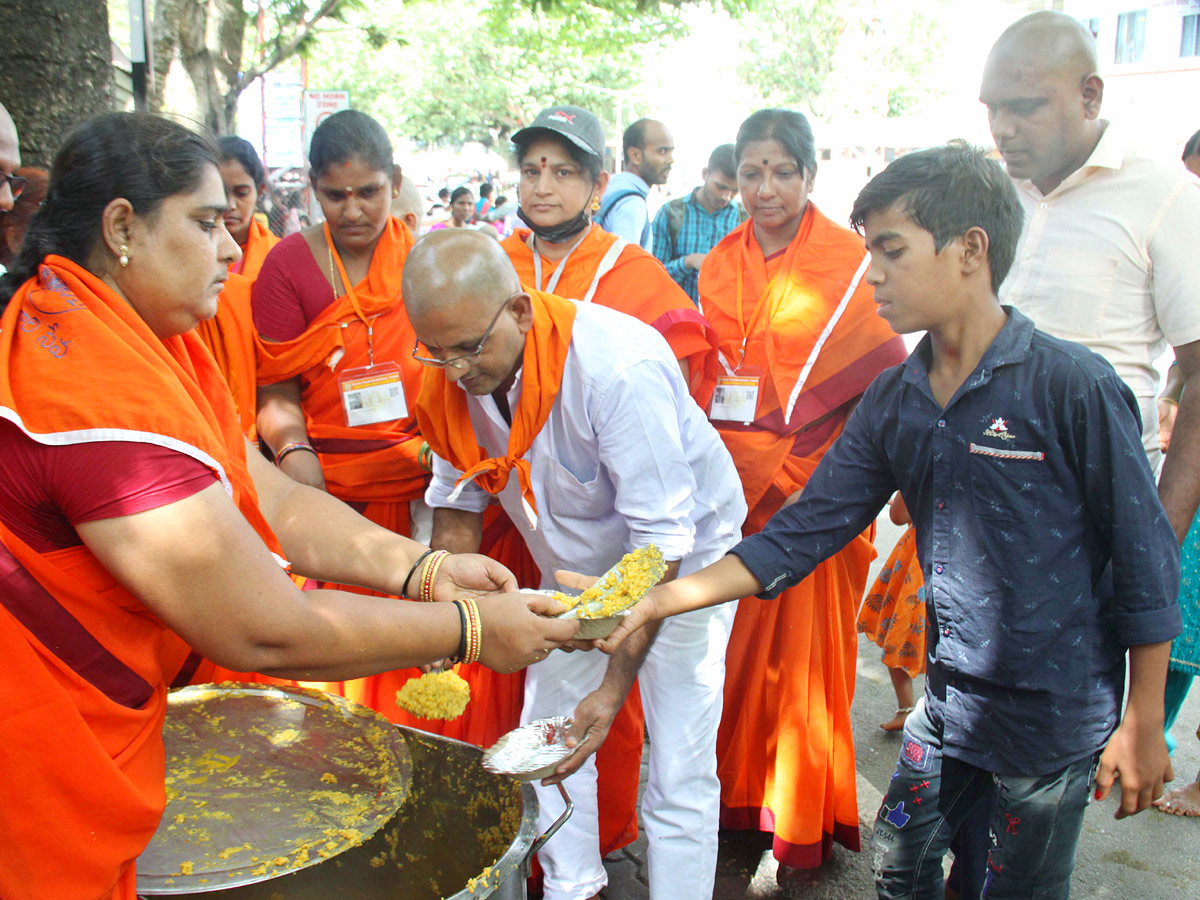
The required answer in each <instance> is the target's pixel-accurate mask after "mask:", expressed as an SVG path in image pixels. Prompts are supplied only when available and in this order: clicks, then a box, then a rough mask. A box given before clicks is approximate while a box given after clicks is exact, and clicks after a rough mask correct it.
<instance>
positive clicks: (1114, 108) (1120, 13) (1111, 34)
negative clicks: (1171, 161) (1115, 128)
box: [1061, 0, 1200, 159]
mask: <svg viewBox="0 0 1200 900" xmlns="http://www.w3.org/2000/svg"><path fill="white" fill-rule="evenodd" d="M1061 8H1062V10H1063V11H1064V12H1066V13H1068V14H1070V15H1072V16H1075V17H1076V18H1077V19H1079V20H1080V21H1081V22H1083V23H1084V24H1085V25H1087V26H1088V28H1089V29H1090V30H1091V32H1092V34H1094V35H1095V36H1096V47H1097V50H1098V51H1099V55H1100V72H1101V74H1102V75H1103V76H1104V84H1105V90H1104V113H1103V115H1104V116H1105V118H1108V119H1111V120H1113V121H1116V122H1119V123H1120V124H1121V125H1122V126H1123V127H1124V128H1126V129H1128V130H1129V131H1130V132H1131V133H1134V134H1136V135H1137V136H1138V141H1139V143H1140V144H1142V145H1144V146H1145V147H1146V148H1147V149H1155V150H1157V151H1159V152H1161V153H1162V154H1163V155H1164V156H1167V155H1173V156H1174V157H1175V158H1176V159H1178V157H1179V152H1180V151H1181V150H1182V148H1183V143H1184V141H1186V140H1187V139H1188V137H1189V136H1190V135H1191V134H1193V133H1194V132H1195V131H1197V130H1198V129H1200V0H1064V2H1063V3H1062V7H1061Z"/></svg>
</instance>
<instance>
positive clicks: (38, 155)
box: [0, 0, 113, 168]
mask: <svg viewBox="0 0 1200 900" xmlns="http://www.w3.org/2000/svg"><path fill="white" fill-rule="evenodd" d="M0 103H3V104H4V106H5V107H6V108H7V109H8V111H9V113H10V114H11V115H12V117H13V121H14V122H16V125H17V134H18V136H19V137H20V141H21V161H22V163H24V164H25V165H28V166H42V167H44V168H49V166H50V163H51V161H52V160H53V159H54V154H55V153H56V152H57V151H58V147H59V145H60V144H61V143H62V141H63V138H65V137H66V136H67V134H68V133H69V132H70V131H71V129H72V128H74V127H75V126H76V125H78V124H79V123H80V122H82V121H83V120H85V119H87V118H89V117H90V116H93V115H95V114H96V113H100V112H106V111H108V110H110V109H112V103H113V99H112V49H111V45H110V42H109V37H108V5H107V3H106V2H105V0H3V2H0Z"/></svg>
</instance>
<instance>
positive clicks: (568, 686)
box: [426, 304, 746, 900]
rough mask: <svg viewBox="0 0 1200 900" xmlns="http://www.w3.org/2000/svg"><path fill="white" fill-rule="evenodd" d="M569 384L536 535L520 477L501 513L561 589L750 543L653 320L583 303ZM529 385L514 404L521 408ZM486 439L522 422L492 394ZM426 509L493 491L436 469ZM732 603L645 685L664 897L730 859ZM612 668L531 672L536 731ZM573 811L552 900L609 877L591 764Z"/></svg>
mask: <svg viewBox="0 0 1200 900" xmlns="http://www.w3.org/2000/svg"><path fill="white" fill-rule="evenodd" d="M577 307H578V311H577V316H576V319H575V326H574V330H573V332H572V338H571V348H570V351H569V352H568V354H567V359H566V365H565V367H564V370H563V377H562V384H561V387H560V389H559V394H558V397H557V399H556V401H555V404H554V408H553V410H552V411H551V413H550V417H549V419H548V420H547V422H546V424H545V426H544V427H543V428H542V430H541V432H540V433H539V434H538V436H537V437H536V438H535V439H534V441H533V444H532V446H531V447H530V450H529V453H528V454H527V455H526V459H528V460H529V462H530V468H531V475H532V483H533V492H534V496H535V497H536V500H537V508H538V519H537V527H536V528H534V527H532V525H531V523H530V521H529V519H528V517H527V515H526V513H525V510H524V508H523V506H522V503H521V498H520V486H519V484H518V481H517V478H516V477H515V476H513V477H511V478H510V479H509V483H508V485H507V487H506V488H505V489H504V490H503V491H501V492H500V494H499V498H500V502H501V503H502V504H503V506H504V508H505V510H506V511H507V512H508V514H509V517H510V518H511V519H512V520H513V522H514V523H516V525H517V527H518V529H519V530H520V531H521V533H522V536H523V537H524V538H525V541H526V543H527V544H528V546H529V549H530V552H531V553H532V555H533V558H534V560H535V561H536V562H537V564H538V567H539V568H540V569H541V571H542V586H543V587H553V586H554V580H553V578H554V571H555V570H556V569H560V568H565V569H570V570H573V571H576V572H590V573H596V574H599V573H600V572H603V571H605V570H606V569H608V568H609V567H610V566H612V565H613V563H615V562H616V561H617V560H618V559H620V557H621V556H622V555H623V554H625V553H626V552H628V551H630V550H633V549H636V548H639V547H644V546H646V545H647V544H650V543H654V544H657V545H658V546H659V547H660V548H661V549H662V551H663V554H664V555H665V556H666V558H667V559H668V560H673V559H679V560H682V563H681V566H680V571H681V574H687V573H688V572H692V571H695V570H697V569H700V568H703V567H704V566H706V565H708V564H710V563H712V562H715V561H716V560H717V559H719V558H720V557H721V556H723V555H724V554H725V552H726V551H727V550H728V549H729V548H730V547H732V546H733V544H734V543H736V542H737V541H738V540H739V538H740V537H741V526H742V521H743V520H744V518H745V515H746V503H745V499H744V496H743V493H742V487H741V482H740V480H739V478H738V475H737V470H736V469H735V468H734V465H733V460H732V459H731V458H730V456H729V452H728V450H726V449H725V445H724V444H723V443H722V441H721V439H720V436H719V435H718V434H717V432H716V430H715V429H714V428H713V427H712V425H711V424H709V422H708V419H707V417H706V416H705V415H704V413H703V412H702V411H701V410H700V408H699V407H698V406H697V405H696V403H695V402H694V401H693V400H692V398H691V396H690V395H689V394H688V390H687V385H686V384H685V383H684V380H683V376H682V374H681V372H680V370H679V364H678V363H677V362H676V360H675V358H674V356H673V355H672V353H671V350H670V347H669V346H668V345H667V343H666V341H665V340H664V339H663V338H662V336H661V335H659V334H658V332H656V331H655V330H654V329H652V328H650V327H649V326H648V325H645V324H643V323H642V322H640V321H638V320H637V319H634V318H632V317H630V316H627V315H625V314H623V313H619V312H616V311H614V310H611V309H607V308H604V307H597V306H593V305H591V304H577ZM520 390H521V380H520V377H518V378H517V381H516V382H515V383H514V385H513V387H512V389H511V390H510V391H509V394H508V401H509V406H510V409H515V408H516V406H517V404H518V402H519V399H520ZM468 408H469V410H470V414H471V421H472V424H473V426H474V429H475V436H476V439H477V440H478V441H479V444H480V446H481V447H483V448H484V449H485V450H486V451H487V452H488V453H489V454H492V455H494V456H502V455H504V454H505V452H506V450H507V447H508V435H509V426H508V423H506V422H505V421H504V418H503V417H502V416H501V415H500V412H499V409H498V408H497V406H496V403H495V401H494V400H493V399H492V398H491V397H490V396H487V397H473V396H472V397H469V399H468ZM433 473H434V476H433V481H432V483H431V484H430V486H429V489H428V491H427V492H426V500H427V501H428V503H429V505H430V506H432V507H434V508H437V507H452V508H456V509H464V510H471V511H475V512H482V511H483V509H484V508H485V507H486V505H487V502H488V496H487V494H485V493H484V492H483V491H482V490H481V489H479V488H477V487H475V486H474V485H471V486H469V487H467V488H466V489H465V490H464V491H463V492H462V493H461V494H460V495H459V496H458V497H457V498H455V499H454V500H453V501H451V499H450V497H451V494H452V492H453V489H454V485H455V482H456V481H457V479H458V477H459V474H460V473H459V472H458V471H457V470H456V469H454V468H453V467H452V466H450V465H449V463H447V462H446V461H445V460H442V459H439V458H436V457H435V459H434V466H433ZM733 614H734V606H733V604H725V605H724V606H720V607H715V608H713V609H709V610H700V611H697V612H694V613H688V614H686V615H683V616H679V617H676V618H675V619H671V620H668V621H667V622H665V623H664V624H663V628H662V630H661V631H660V633H659V636H658V638H657V640H656V641H655V643H654V646H653V647H652V648H651V650H650V654H649V656H648V657H647V659H646V662H645V664H644V665H643V667H642V670H641V673H640V675H639V685H640V687H641V692H642V701H643V705H644V708H645V714H646V724H647V728H648V730H649V732H650V739H651V756H650V771H649V781H648V783H647V788H646V792H645V795H644V799H643V808H642V813H643V820H644V822H645V826H646V832H647V836H648V838H649V842H650V860H649V867H650V889H651V896H652V897H653V898H655V900H709V898H711V896H712V890H713V879H714V873H715V869H716V858H717V823H718V814H719V803H720V782H719V781H718V779H717V776H716V734H717V726H718V725H719V724H720V720H721V702H722V691H723V683H724V675H725V644H726V642H727V641H728V638H729V628H730V625H731V624H732V621H733ZM607 661H608V660H607V657H605V656H603V655H601V654H599V653H597V652H591V653H573V654H566V653H554V654H551V656H550V658H549V659H547V660H545V661H543V662H541V663H537V664H536V665H533V666H530V667H529V669H528V670H527V674H526V686H525V708H524V711H523V714H522V717H523V719H524V720H525V721H529V720H532V719H537V718H542V717H544V716H550V715H570V714H571V713H573V712H574V709H575V707H576V706H577V705H578V703H579V701H580V700H582V699H583V698H584V697H585V696H587V694H588V693H590V692H591V691H592V690H594V689H595V688H596V687H598V686H599V684H600V680H601V679H602V678H603V675H604V671H605V667H606V665H607ZM567 787H568V789H569V790H570V792H571V795H572V799H573V800H574V802H575V814H574V815H573V816H572V818H571V819H570V821H569V822H568V823H567V824H566V825H565V826H564V827H563V828H562V830H560V831H559V832H558V834H557V835H555V837H554V839H553V840H551V841H550V842H549V843H548V844H547V845H546V848H545V849H544V850H543V851H542V854H541V859H542V866H543V868H544V869H545V872H546V879H545V897H546V898H547V900H568V898H569V900H584V898H589V897H591V896H592V895H594V894H595V893H597V892H598V891H599V890H600V889H601V888H602V887H603V886H604V885H605V883H606V882H607V876H606V875H605V872H604V867H603V865H602V861H601V859H600V854H599V850H598V846H597V828H598V826H597V810H596V767H595V762H594V757H593V758H592V759H590V760H589V761H588V763H587V764H586V765H585V766H584V767H583V768H581V769H580V770H579V772H577V773H576V774H575V775H573V776H572V777H571V778H570V779H569V781H568V784H567ZM535 788H536V789H537V791H538V801H539V803H540V804H541V822H540V823H539V824H540V825H541V827H542V828H545V827H546V826H548V825H549V823H550V822H551V821H552V820H553V819H554V818H556V817H557V816H558V814H559V813H560V812H561V810H562V801H561V799H560V798H559V796H558V792H557V790H556V789H553V788H551V789H544V788H541V787H540V786H535Z"/></svg>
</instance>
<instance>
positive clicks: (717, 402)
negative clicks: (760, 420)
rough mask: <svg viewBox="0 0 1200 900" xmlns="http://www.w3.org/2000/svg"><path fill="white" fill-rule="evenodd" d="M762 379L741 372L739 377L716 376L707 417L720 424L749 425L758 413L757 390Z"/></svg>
mask: <svg viewBox="0 0 1200 900" xmlns="http://www.w3.org/2000/svg"><path fill="white" fill-rule="evenodd" d="M761 383H762V379H761V378H760V377H759V376H758V375H754V374H750V373H747V372H743V373H741V374H739V375H719V376H717V387H716V390H714V391H713V399H712V407H711V412H709V414H708V417H709V418H710V419H713V420H715V421H721V422H741V423H742V424H743V425H749V424H750V423H751V422H753V421H754V418H755V413H756V412H757V411H758V389H759V386H760V384H761Z"/></svg>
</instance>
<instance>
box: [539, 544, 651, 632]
mask: <svg viewBox="0 0 1200 900" xmlns="http://www.w3.org/2000/svg"><path fill="white" fill-rule="evenodd" d="M665 571H666V563H665V562H664V561H663V555H662V551H661V550H659V549H658V547H656V546H655V545H654V544H649V545H648V546H645V547H641V548H640V549H638V550H634V551H633V552H632V553H626V554H625V555H624V556H622V557H621V561H620V562H619V563H617V564H616V565H615V566H613V568H612V569H610V570H609V571H608V572H606V573H605V574H604V575H603V576H602V577H601V578H600V580H599V581H597V582H596V583H595V584H593V585H592V586H591V587H590V588H588V589H587V590H586V591H584V592H583V593H582V594H580V595H579V596H578V597H568V596H567V595H566V594H561V593H556V594H555V595H554V598H555V599H556V600H558V602H559V603H562V604H563V605H564V606H567V607H569V608H571V609H574V608H575V607H576V606H581V607H582V608H581V609H580V611H579V614H578V616H577V618H580V619H604V618H607V617H608V616H613V615H616V614H617V613H619V612H622V611H624V610H626V609H628V608H629V607H631V606H633V605H634V604H635V603H637V602H638V601H639V600H641V599H642V597H644V596H646V592H647V591H649V590H650V588H652V587H654V586H655V585H656V584H658V582H659V580H660V579H661V578H662V577H663V573H664V572H665ZM599 600H602V601H603V602H599V603H597V602H595V601H599Z"/></svg>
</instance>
